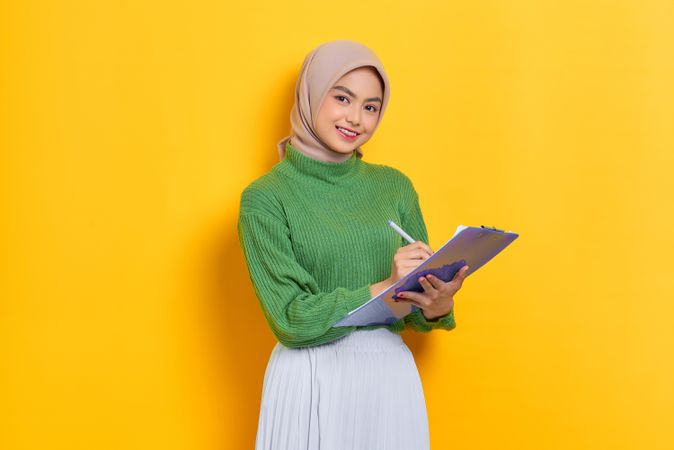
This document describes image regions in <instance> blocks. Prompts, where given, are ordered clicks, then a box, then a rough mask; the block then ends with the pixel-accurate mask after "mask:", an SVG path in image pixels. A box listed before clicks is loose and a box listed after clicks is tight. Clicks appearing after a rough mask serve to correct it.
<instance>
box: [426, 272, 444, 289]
mask: <svg viewBox="0 0 674 450" xmlns="http://www.w3.org/2000/svg"><path fill="white" fill-rule="evenodd" d="M426 279H427V280H428V282H429V283H431V285H432V286H433V287H434V288H435V289H438V290H439V289H442V287H443V286H444V285H445V282H444V281H442V280H441V279H440V278H438V277H436V276H434V275H432V274H430V273H429V274H428V275H426Z"/></svg>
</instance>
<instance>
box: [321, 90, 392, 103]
mask: <svg viewBox="0 0 674 450" xmlns="http://www.w3.org/2000/svg"><path fill="white" fill-rule="evenodd" d="M333 89H337V90H339V91H344V92H346V93H347V94H349V95H350V96H351V97H353V98H358V97H357V96H356V94H354V93H353V92H351V89H349V88H347V87H345V86H333ZM365 101H366V102H379V103H382V101H381V98H379V97H372V98H366V99H365Z"/></svg>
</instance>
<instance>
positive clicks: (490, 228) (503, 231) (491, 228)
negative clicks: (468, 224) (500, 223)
mask: <svg viewBox="0 0 674 450" xmlns="http://www.w3.org/2000/svg"><path fill="white" fill-rule="evenodd" d="M480 228H484V229H485V230H492V231H499V232H501V233H505V230H499V229H498V228H493V227H485V226H484V225H480Z"/></svg>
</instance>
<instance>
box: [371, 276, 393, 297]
mask: <svg viewBox="0 0 674 450" xmlns="http://www.w3.org/2000/svg"><path fill="white" fill-rule="evenodd" d="M392 284H393V281H391V278H390V277H389V278H387V279H385V280H382V281H379V282H378V283H374V284H371V285H370V295H371V296H372V297H376V296H377V295H379V293H380V292H382V291H384V290H386V289H387V288H388V287H390V286H391V285H392Z"/></svg>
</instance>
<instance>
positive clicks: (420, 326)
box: [400, 172, 456, 332]
mask: <svg viewBox="0 0 674 450" xmlns="http://www.w3.org/2000/svg"><path fill="white" fill-rule="evenodd" d="M401 174H402V172H401ZM402 180H403V183H404V184H403V188H402V190H401V192H402V193H403V195H404V198H403V200H404V201H403V203H402V204H403V209H402V211H401V216H400V221H401V227H402V229H403V230H405V231H407V233H409V235H410V236H412V237H413V238H414V239H416V240H419V241H423V242H425V243H426V244H428V231H427V229H426V224H425V222H424V217H423V214H422V213H421V207H420V206H419V195H418V194H417V191H416V189H415V188H414V185H413V184H412V181H411V180H410V179H409V178H408V177H407V176H406V175H404V174H402ZM405 243H406V241H405ZM404 320H405V325H406V326H409V327H411V328H412V329H414V330H416V331H420V332H429V331H432V330H434V329H436V328H441V329H444V330H447V331H449V330H452V329H454V328H455V327H456V322H455V321H454V308H452V309H451V310H450V311H449V312H448V313H447V314H445V315H444V316H440V317H437V318H435V319H433V320H428V319H426V317H424V315H423V313H422V311H421V309H417V310H416V311H414V312H413V313H410V314H408V315H406V316H405V317H404Z"/></svg>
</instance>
